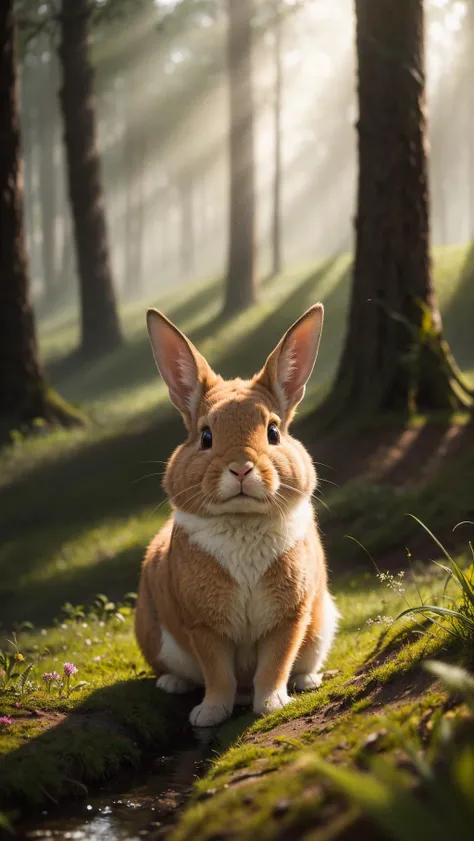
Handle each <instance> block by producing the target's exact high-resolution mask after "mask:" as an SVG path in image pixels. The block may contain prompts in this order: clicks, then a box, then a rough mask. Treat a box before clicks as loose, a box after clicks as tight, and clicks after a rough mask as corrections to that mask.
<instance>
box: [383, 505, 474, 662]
mask: <svg viewBox="0 0 474 841" xmlns="http://www.w3.org/2000/svg"><path fill="white" fill-rule="evenodd" d="M410 516H412V517H413V519H414V520H415V521H416V522H417V523H419V525H420V526H422V527H423V528H424V530H425V531H426V532H427V533H428V534H429V535H430V537H432V539H433V541H434V542H435V543H436V545H437V546H438V547H439V549H440V550H441V552H442V553H443V554H444V555H445V557H446V558H447V560H448V561H449V563H450V565H451V566H449V567H447V566H445V565H444V564H440V563H438V562H437V561H435V563H436V565H437V566H438V567H440V568H441V569H442V570H443V571H444V572H445V573H446V576H447V578H446V582H445V585H444V587H443V592H442V595H441V599H443V600H446V599H449V601H450V602H451V607H447V606H445V605H434V604H421V605H416V606H415V607H409V608H408V609H407V610H404V611H403V612H402V613H400V615H399V616H398V617H397V618H398V619H402V618H403V617H406V616H412V617H414V616H417V615H418V614H421V615H422V616H424V617H427V618H428V619H429V620H430V621H431V622H433V623H434V624H437V621H438V619H439V618H440V619H442V620H445V622H446V626H447V628H448V631H449V633H450V634H452V636H454V637H455V638H457V639H459V640H460V641H461V642H462V643H463V644H464V646H466V648H467V649H468V650H469V653H470V655H471V656H472V653H473V651H474V565H471V566H470V567H469V568H468V569H467V571H466V572H464V571H463V570H462V569H461V567H460V566H459V564H457V563H456V561H455V560H454V559H453V558H452V557H451V555H450V554H449V552H448V551H447V549H446V548H445V547H444V546H443V544H442V543H441V542H440V541H439V540H438V538H437V537H435V535H434V534H433V533H432V532H431V531H430V529H429V528H428V527H427V526H426V525H425V524H424V523H422V522H421V520H419V519H418V517H415V516H413V515H410ZM470 547H471V552H472V545H471V544H470ZM450 582H453V584H454V585H455V586H456V587H457V589H458V591H459V596H458V598H457V599H455V598H453V597H452V596H450V595H448V594H447V593H446V589H447V586H448V584H449V583H450Z"/></svg>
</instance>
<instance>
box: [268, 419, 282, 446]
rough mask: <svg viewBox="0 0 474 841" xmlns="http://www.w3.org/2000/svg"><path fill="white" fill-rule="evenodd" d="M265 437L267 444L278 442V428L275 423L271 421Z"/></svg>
mask: <svg viewBox="0 0 474 841" xmlns="http://www.w3.org/2000/svg"><path fill="white" fill-rule="evenodd" d="M267 437H268V443H269V444H279V443H280V430H279V429H278V427H277V425H276V423H271V424H270V426H269V427H268V430H267Z"/></svg>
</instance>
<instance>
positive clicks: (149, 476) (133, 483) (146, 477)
mask: <svg viewBox="0 0 474 841" xmlns="http://www.w3.org/2000/svg"><path fill="white" fill-rule="evenodd" d="M153 476H163V473H147V474H146V475H145V476H140V478H139V479H134V480H133V482H132V485H136V484H137V482H141V481H142V479H152V478H153Z"/></svg>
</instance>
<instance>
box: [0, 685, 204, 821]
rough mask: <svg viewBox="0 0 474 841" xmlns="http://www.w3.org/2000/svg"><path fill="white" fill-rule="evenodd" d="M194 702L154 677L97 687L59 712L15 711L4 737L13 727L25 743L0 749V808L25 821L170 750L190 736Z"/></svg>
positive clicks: (191, 695) (195, 697) (194, 700)
mask: <svg viewBox="0 0 474 841" xmlns="http://www.w3.org/2000/svg"><path fill="white" fill-rule="evenodd" d="M199 697H200V696H199ZM196 701H197V693H192V694H189V695H186V696H183V697H175V696H173V697H169V696H166V695H164V694H163V693H160V692H158V690H157V689H156V687H155V680H154V679H148V678H147V679H136V678H135V679H132V680H128V681H121V682H119V683H116V684H114V685H112V686H107V687H105V688H102V689H97V690H96V691H94V692H92V693H91V694H90V695H89V696H88V697H87V698H86V699H85V700H84V701H83V702H82V703H80V704H79V705H78V706H76V707H75V708H74V709H73V710H72V711H63V712H61V711H60V707H61V705H60V704H58V708H59V711H58V712H47V711H44V712H42V711H41V710H36V711H27V710H25V711H22V710H20V711H18V712H16V711H15V713H14V714H12V715H13V716H14V724H13V725H12V728H11V731H10V732H11V736H10V735H8V738H9V739H10V738H11V739H12V740H13V739H14V735H13V734H14V732H15V730H14V729H15V728H19V727H20V723H21V724H23V733H24V735H27V734H28V735H29V738H27V739H25V741H23V742H22V743H21V744H20V745H19V746H18V747H15V746H14V743H13V741H12V749H11V751H10V752H7V751H6V750H5V746H3V750H4V752H3V755H2V758H1V762H0V809H3V810H5V811H7V810H11V809H21V816H22V817H24V816H25V814H26V812H27V811H28V812H30V809H31V808H37V809H39V808H41V807H43V806H44V805H45V804H47V803H48V804H49V805H50V804H51V801H52V802H57V801H59V800H60V799H63V798H65V797H68V798H73V797H81V796H82V797H83V796H84V795H85V794H86V793H87V787H88V786H97V785H98V784H100V783H102V782H104V781H105V780H106V779H108V778H110V777H112V775H114V774H117V772H119V771H120V770H121V769H122V768H124V767H126V766H137V765H138V764H139V763H140V762H143V761H144V760H145V758H146V757H148V758H149V759H151V758H152V756H153V752H155V751H159V752H160V753H161V752H162V751H169V752H170V753H171V754H172V753H174V752H175V751H176V750H177V748H179V746H180V745H181V744H182V742H183V739H184V738H189V736H190V732H191V731H190V727H189V724H188V715H189V711H190V709H191V707H192V706H193V704H195V703H196ZM63 706H64V705H63ZM25 807H27V810H26V808H25ZM30 814H31V813H30ZM30 814H28V817H30Z"/></svg>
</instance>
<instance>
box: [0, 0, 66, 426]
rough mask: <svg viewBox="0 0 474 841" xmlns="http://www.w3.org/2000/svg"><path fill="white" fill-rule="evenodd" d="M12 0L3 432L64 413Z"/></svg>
mask: <svg viewBox="0 0 474 841" xmlns="http://www.w3.org/2000/svg"><path fill="white" fill-rule="evenodd" d="M13 7H14V0H4V5H3V6H2V14H1V15H0V149H1V154H0V266H1V272H0V419H1V425H2V436H3V431H6V430H8V428H11V426H12V425H13V424H18V423H20V424H23V423H26V424H28V423H30V422H31V421H33V420H35V419H36V418H42V419H46V420H55V419H57V418H58V417H60V416H61V415H62V411H61V406H60V401H59V399H56V398H55V396H54V394H52V393H51V392H50V391H49V390H48V388H47V386H46V384H45V381H44V378H43V374H42V370H41V365H40V362H39V358H38V346H37V341H36V331H35V323H34V316H33V308H32V305H31V300H30V290H29V276H28V260H27V253H26V237H25V228H24V208H23V166H22V159H21V137H20V115H19V104H18V103H19V97H18V76H17V62H16V53H15V31H14V15H13Z"/></svg>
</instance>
